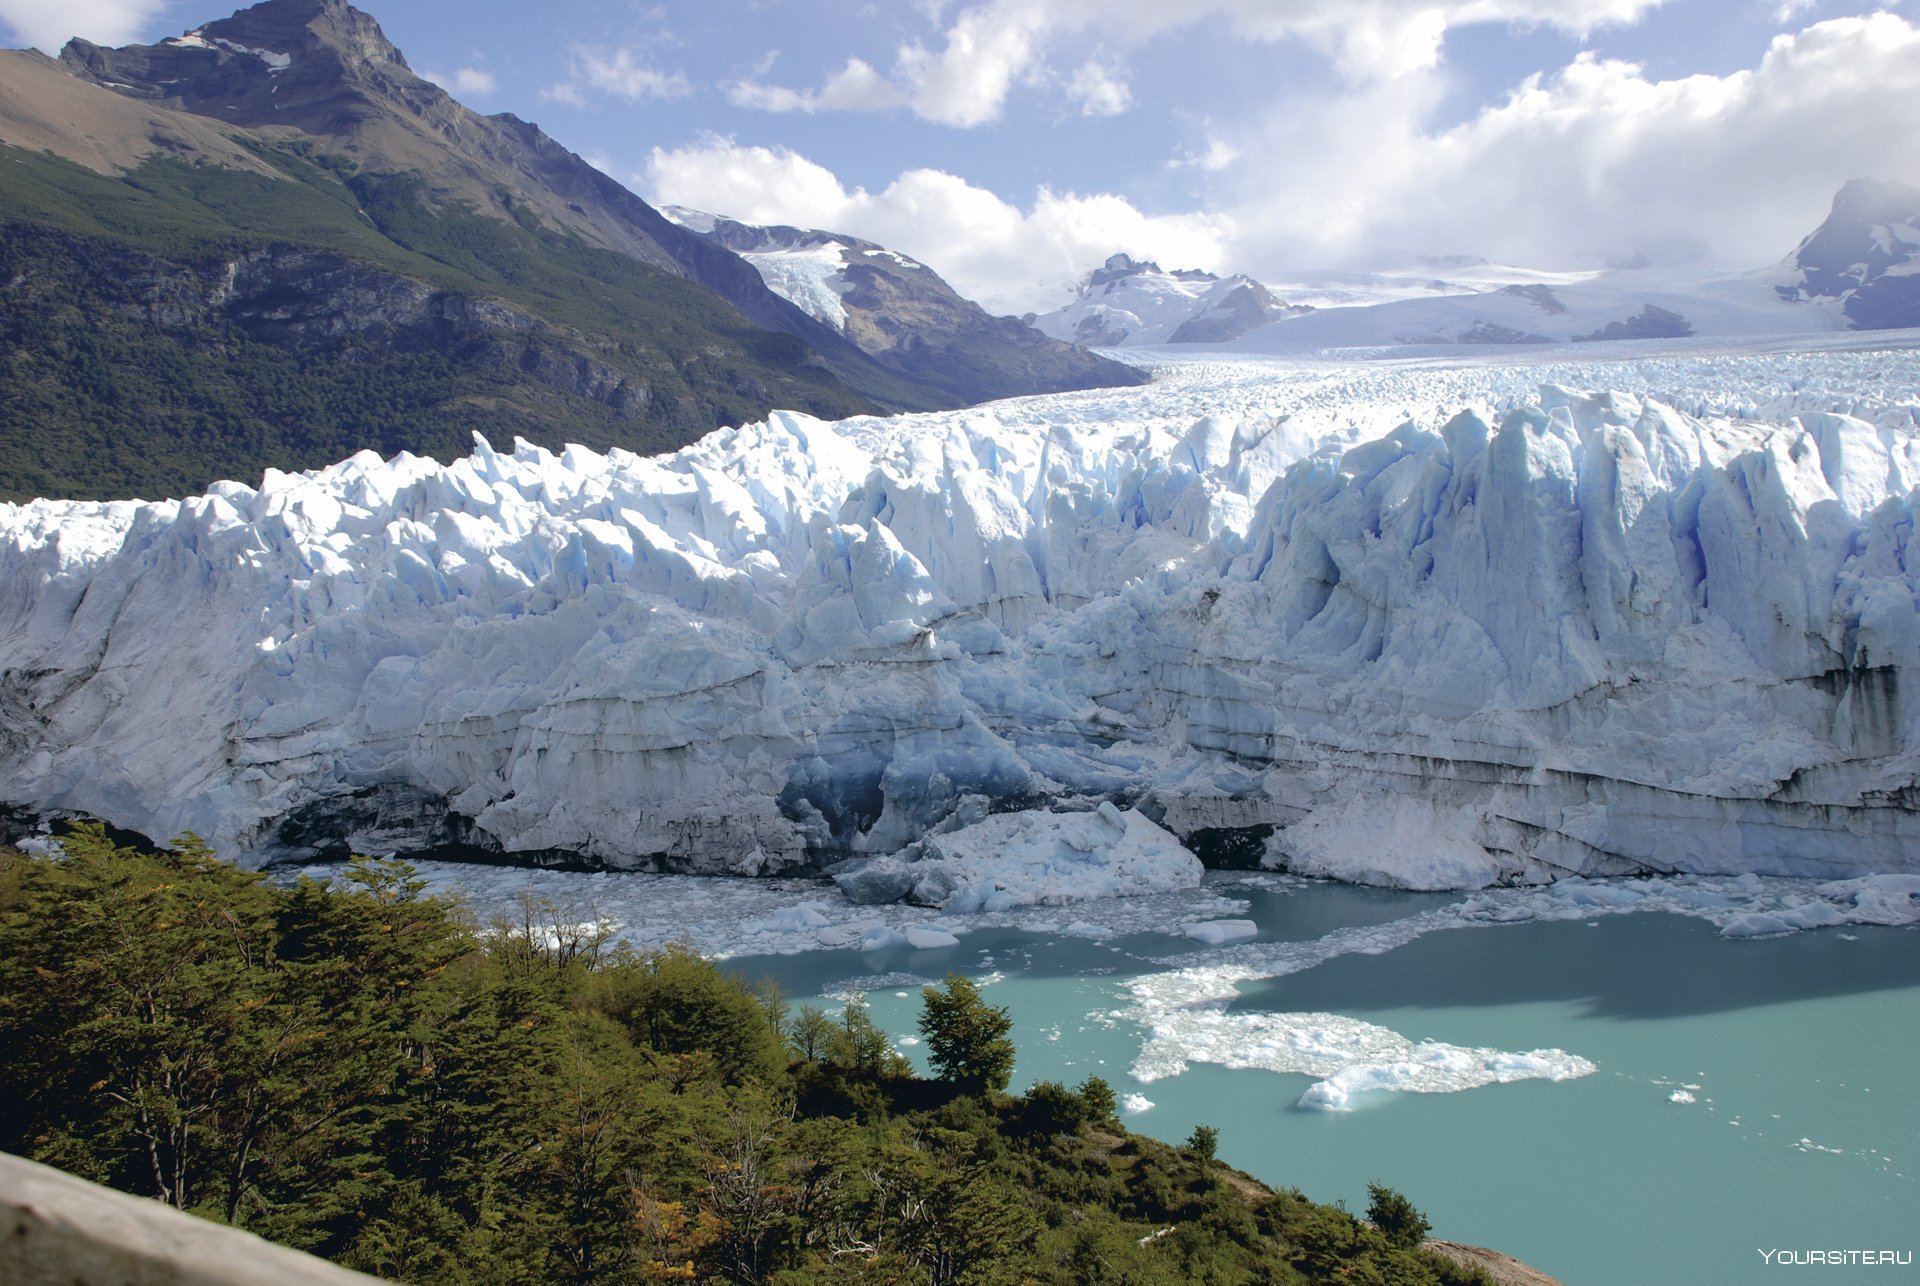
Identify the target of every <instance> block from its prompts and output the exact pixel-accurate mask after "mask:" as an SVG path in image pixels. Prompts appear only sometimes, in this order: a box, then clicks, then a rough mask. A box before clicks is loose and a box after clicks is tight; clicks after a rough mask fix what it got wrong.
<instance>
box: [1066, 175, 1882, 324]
mask: <svg viewBox="0 0 1920 1286" xmlns="http://www.w3.org/2000/svg"><path fill="white" fill-rule="evenodd" d="M1282 300H1284V301H1285V303H1281V302H1280V301H1282ZM1034 324H1035V325H1036V326H1038V327H1039V328H1040V329H1042V330H1044V331H1046V332H1047V333H1048V334H1051V335H1058V336H1061V337H1063V338H1071V339H1074V340H1075V341H1076V342H1079V343H1084V344H1090V345H1095V346H1102V347H1121V346H1141V345H1161V344H1190V343H1191V344H1204V345H1206V346H1208V347H1216V348H1223V349H1227V350H1230V351H1252V352H1274V353H1295V354H1309V353H1329V352H1331V353H1347V354H1365V353H1385V352H1396V351H1406V350H1421V349H1444V348H1453V347H1459V346H1485V345H1499V346H1512V345H1549V344H1578V343H1591V342H1606V341H1616V340H1672V339H1686V338H1700V339H1741V340H1744V339H1759V338H1784V337H1788V336H1795V335H1818V334H1824V333H1827V332H1830V331H1836V330H1885V329H1894V328H1901V327H1920V189H1915V188H1913V187H1909V186H1907V185H1906V184H1902V183H1885V182H1878V181H1875V180H1868V179H1857V180H1854V181H1853V182H1851V183H1849V184H1847V185H1846V187H1845V188H1843V189H1842V190H1841V192H1840V194H1839V195H1838V196H1837V197H1836V198H1835V199H1834V205H1833V212H1832V214H1830V215H1829V216H1828V218H1827V220H1826V222H1824V223H1823V224H1821V226H1820V228H1819V229H1818V230H1817V231H1816V232H1814V233H1813V234H1812V235H1811V236H1809V237H1808V238H1807V239H1806V240H1805V241H1803V242H1802V243H1801V245H1800V248H1799V249H1798V250H1797V251H1795V253H1794V254H1792V255H1790V256H1789V257H1788V258H1787V260H1786V261H1785V262H1784V263H1782V264H1778V265H1775V266H1772V267H1768V268H1761V269H1757V270H1754V271H1751V272H1738V273H1728V272H1702V271H1697V270H1673V269H1657V268H1650V267H1646V266H1622V267H1613V268H1607V269H1600V270H1594V271H1580V272H1543V271H1535V270H1530V269H1525V268H1516V267H1512V266H1509V265H1503V264H1495V263H1488V262H1486V261H1485V260H1481V259H1474V258H1471V257H1464V256H1458V257H1451V258H1447V259H1428V260H1425V261H1421V262H1417V263H1414V264H1412V265H1410V266H1407V267H1403V268H1397V269H1390V270H1382V271H1377V272H1319V273H1310V274H1305V275H1300V276H1294V277H1290V278H1289V279H1287V280H1285V281H1276V282H1272V283H1269V284H1268V285H1265V286H1263V285H1261V284H1260V283H1259V282H1256V281H1253V280H1252V279H1251V278H1248V277H1244V276H1241V277H1230V278H1226V279H1224V280H1222V279H1219V278H1216V277H1213V276H1211V275H1209V274H1206V273H1196V272H1172V273H1169V272H1164V271H1162V270H1160V269H1159V268H1158V267H1157V266H1155V265H1153V264H1139V263H1136V262H1135V261H1134V260H1132V259H1130V258H1128V257H1127V256H1125V255H1115V256H1114V257H1113V258H1111V259H1109V260H1108V261H1107V263H1106V265H1105V266H1104V267H1103V268H1101V269H1099V270H1097V271H1096V272H1094V273H1093V275H1092V276H1091V278H1090V279H1089V280H1088V282H1087V284H1086V285H1085V286H1083V287H1082V288H1081V291H1080V294H1079V297H1078V298H1076V299H1075V300H1074V301H1073V302H1072V303H1070V304H1068V305H1066V306H1065V307H1063V308H1060V309H1056V310H1055V311H1053V312H1050V313H1046V314H1042V315H1040V316H1039V317H1037V318H1035V319H1034Z"/></svg>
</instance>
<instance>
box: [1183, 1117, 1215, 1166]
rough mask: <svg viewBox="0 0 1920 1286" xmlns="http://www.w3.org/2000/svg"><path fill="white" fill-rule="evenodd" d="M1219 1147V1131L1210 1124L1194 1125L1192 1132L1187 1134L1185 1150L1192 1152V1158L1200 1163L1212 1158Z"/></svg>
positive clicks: (1203, 1163) (1205, 1162)
mask: <svg viewBox="0 0 1920 1286" xmlns="http://www.w3.org/2000/svg"><path fill="white" fill-rule="evenodd" d="M1219 1147H1220V1131H1218V1130H1216V1129H1214V1128H1213V1127H1212V1126H1211V1125H1196V1126H1194V1127H1193V1133H1192V1134H1189V1135H1188V1136H1187V1151H1189V1152H1191V1153H1193V1159H1194V1160H1196V1161H1198V1162H1199V1163H1200V1164H1201V1165H1206V1164H1207V1163H1208V1162H1209V1161H1211V1160H1213V1156H1214V1153H1215V1152H1216V1151H1218V1150H1219Z"/></svg>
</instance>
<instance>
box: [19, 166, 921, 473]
mask: <svg viewBox="0 0 1920 1286" xmlns="http://www.w3.org/2000/svg"><path fill="white" fill-rule="evenodd" d="M260 152H261V155H262V156H263V158H264V159H266V160H268V161H270V162H271V163H272V164H273V165H275V166H276V167H277V168H278V169H279V170H280V171H281V172H283V173H284V174H285V176H286V177H285V178H284V179H279V180H275V179H270V178H267V177H265V176H263V175H259V174H250V173H245V172H241V171H238V170H232V169H225V168H221V167H218V166H211V165H197V166H196V165H190V164H187V163H184V162H182V161H179V160H175V159H170V158H158V157H156V158H150V159H149V160H147V161H146V162H145V163H143V164H142V165H141V166H140V167H139V168H137V169H135V170H134V171H132V172H131V173H129V174H127V175H125V176H123V177H112V176H105V175H100V174H96V173H94V172H93V171H90V170H87V169H84V168H83V167H80V166H77V165H74V164H72V163H70V162H68V161H64V160H61V159H59V158H56V157H53V156H51V155H48V154H43V153H32V152H27V151H24V150H22V149H19V148H12V147H0V499H9V500H21V499H26V498H29V497H32V496H36V495H55V496H70V497H80V498H114V497H125V496H132V495H144V496H149V497H153V496H159V495H182V494H187V493H191V492H195V491H198V490H201V489H203V488H204V487H205V486H206V485H207V484H208V483H210V482H212V481H214V480H215V479H217V478H222V477H230V478H238V479H240V480H242V481H247V482H253V481H256V480H257V478H258V476H259V474H260V472H261V470H263V469H265V468H267V467H275V468H281V469H298V468H311V467H315V466H318V465H321V464H326V463H330V462H332V461H334V460H337V459H340V458H342V457H344V456H346V455H349V454H351V453H352V452H353V451H355V450H358V449H361V448H363V447H371V448H373V449H375V450H378V451H380V452H382V453H392V452H394V451H397V450H402V449H407V450H412V451H415V452H417V453H420V454H425V455H432V456H435V457H436V458H439V459H443V460H446V459H452V458H454V457H456V456H459V455H464V454H465V453H466V452H467V451H468V450H470V449H471V436H470V435H471V433H472V432H473V431H474V430H479V431H481V432H483V433H486V434H487V435H488V436H489V437H490V438H493V439H494V440H495V441H496V442H497V443H498V445H500V446H502V447H505V446H506V445H507V444H508V443H509V442H510V440H511V439H512V437H513V436H515V435H520V436H524V437H526V438H528V439H529V440H531V441H534V442H538V443H540V444H541V445H544V446H548V447H559V446H561V445H564V444H565V443H566V442H579V443H582V444H584V445H587V446H591V447H595V448H606V447H610V446H621V447H626V448H628V449H632V450H637V451H646V452H651V451H659V450H668V449H672V448H674V447H678V446H681V445H684V444H685V443H687V442H690V441H692V440H694V439H695V438H697V437H699V436H700V435H701V434H702V433H705V432H706V431H707V430H709V429H711V428H714V427H715V426H717V425H721V424H729V423H742V422H745V421H748V420H751V419H755V418H758V417H760V416H763V415H764V414H765V413H766V412H767V411H768V410H770V409H772V408H774V407H790V408H793V409H797V410H805V411H810V412H812V413H815V414H818V415H822V416H826V417H840V416H845V415H851V414H857V413H860V412H863V411H868V410H872V409H874V404H873V403H872V402H870V401H868V400H867V399H866V397H864V396H862V395H861V394H860V393H856V392H854V391H852V390H850V389H849V388H848V387H847V386H846V385H844V384H842V383H841V382H840V381H839V380H838V379H837V378H836V377H835V376H834V375H833V374H832V373H831V372H829V371H828V370H827V368H826V367H825V365H824V364H823V363H822V362H821V361H820V359H819V358H818V357H817V356H816V355H815V354H813V353H812V351H811V350H809V349H808V348H807V346H806V345H805V344H804V343H802V342H801V341H800V340H798V339H795V338H793V337H792V336H788V335H782V334H776V333H773V332H769V331H763V330H760V329H758V328H756V327H754V326H753V325H751V324H750V323H748V322H747V321H746V320H745V319H744V318H742V317H740V315H739V314H738V313H736V312H735V311H734V310H733V309H732V308H731V307H730V306H729V305H727V304H726V303H725V302H724V301H722V300H720V299H719V298H718V297H717V296H715V295H713V294H712V293H711V292H709V291H707V290H705V289H704V288H702V287H700V286H698V285H695V284H693V283H691V282H688V281H685V280H682V279H681V278H679V277H676V276H674V275H673V274H671V273H668V272H664V271H661V270H659V269H655V268H651V267H648V266H646V265H644V264H642V263H640V262H638V261H636V260H634V259H631V258H628V257H627V256H625V255H621V254H618V253H615V252H613V251H608V250H601V249H597V248H594V247H591V246H589V245H587V244H586V243H584V242H583V241H581V240H579V239H578V238H577V237H574V236H570V235H565V234H562V233H559V232H555V231H553V230H551V229H549V228H544V227H541V226H539V225H538V224H537V223H536V222H535V221H534V220H533V219H532V218H531V217H527V216H520V217H519V219H518V221H517V222H508V221H505V220H502V219H495V218H490V217H487V216H486V215H483V214H480V213H477V212H475V211H473V210H472V209H470V208H468V207H465V206H442V205H435V204H433V203H432V201H431V199H430V196H429V194H428V193H427V192H426V191H425V190H424V187H423V184H422V183H421V181H420V180H419V179H417V178H414V177H410V176H394V175H385V176H383V175H374V174H366V173H350V172H348V170H347V169H346V167H345V166H344V165H343V164H342V163H341V162H339V161H338V160H337V158H333V157H330V156H327V155H325V154H322V153H318V152H316V151H315V150H314V149H313V148H312V147H311V146H310V145H307V144H304V143H292V144H285V145H278V146H274V147H271V148H268V147H262V148H261V149H260ZM502 199H503V201H504V200H505V198H504V197H503V198H502ZM883 375H884V373H883ZM890 378H891V377H885V378H881V379H877V380H874V381H869V383H870V384H871V388H870V389H869V390H868V391H869V392H871V393H873V394H874V395H876V396H879V397H881V398H886V399H890V400H896V401H899V402H901V403H906V402H911V401H913V400H914V397H915V396H916V395H915V393H914V391H913V390H911V389H910V388H908V387H907V386H906V385H905V384H904V383H900V384H899V385H898V386H897V387H896V386H894V385H891V384H889V383H887V380H888V379H890Z"/></svg>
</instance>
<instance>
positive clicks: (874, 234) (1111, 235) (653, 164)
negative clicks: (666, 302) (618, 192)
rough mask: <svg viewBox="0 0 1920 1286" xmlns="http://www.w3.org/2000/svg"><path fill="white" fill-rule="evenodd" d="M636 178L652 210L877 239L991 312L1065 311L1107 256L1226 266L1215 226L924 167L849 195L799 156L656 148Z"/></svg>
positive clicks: (723, 142) (728, 144) (718, 144)
mask: <svg viewBox="0 0 1920 1286" xmlns="http://www.w3.org/2000/svg"><path fill="white" fill-rule="evenodd" d="M635 178H636V180H637V181H638V183H639V184H640V186H641V187H642V188H643V190H644V191H645V192H646V193H647V195H648V199H649V200H652V201H655V202H657V203H661V204H674V205H685V206H691V207H693V208H694V209H698V210H706V211H709V212H712V213H716V214H726V215H730V216H732V217H733V218H736V219H741V220H744V221H746V222H749V223H789V224H797V225H799V226H802V227H816V228H827V229H831V230H833V231H836V232H847V233H852V234H853V235H855V236H861V237H866V238H868V239H870V240H873V241H877V242H879V243H880V244H881V245H884V246H887V247H889V248H891V249H894V250H899V251H901V252H902V253H904V254H909V255H912V256H913V257H914V258H916V259H918V260H920V261H921V262H922V263H925V264H927V265H929V266H930V267H932V268H933V269H934V270H935V271H936V272H938V273H940V275H941V276H943V277H945V278H946V279H947V280H948V281H949V282H951V283H952V284H953V286H954V288H955V289H956V290H958V291H960V293H961V294H963V295H966V296H967V297H968V298H971V299H975V300H978V301H979V302H980V304H981V305H982V306H983V307H985V308H986V309H987V310H988V311H989V312H994V313H1018V312H1024V311H1026V310H1028V309H1037V308H1050V307H1053V306H1055V305H1057V304H1060V303H1064V302H1065V301H1066V299H1067V297H1068V294H1069V292H1070V291H1071V288H1072V286H1073V284H1074V282H1075V281H1076V280H1078V279H1079V278H1080V277H1081V276H1083V275H1084V274H1085V273H1086V272H1087V270H1088V269H1089V268H1091V267H1093V266H1095V265H1097V264H1099V263H1100V262H1101V261H1102V260H1103V259H1105V258H1106V257H1107V256H1108V255H1110V254H1112V253H1114V252H1115V251H1116V250H1124V251H1127V252H1128V253H1130V254H1134V255H1138V256H1141V257H1150V258H1156V259H1159V260H1160V261H1161V262H1163V263H1165V264H1167V265H1168V266H1170V267H1171V266H1175V265H1177V266H1180V267H1200V268H1209V267H1215V266H1217V265H1218V264H1219V263H1220V262H1221V261H1222V259H1223V257H1224V247H1225V227H1224V224H1223V222H1222V221H1221V220H1219V219H1216V218H1213V217H1212V216H1208V215H1201V214H1192V215H1171V216H1163V215H1147V214H1143V213H1142V212H1141V211H1140V210H1138V209H1136V208H1135V207H1134V206H1133V205H1132V204H1131V203H1130V202H1128V201H1127V200H1126V199H1125V198H1123V197H1118V196H1112V195H1107V194H1099V195H1092V196H1080V195H1076V194H1073V193H1057V192H1054V191H1052V190H1050V189H1047V188H1042V189H1040V190H1039V192H1037V193H1036V194H1035V196H1034V199H1033V202H1032V204H1031V205H1029V206H1028V207H1026V208H1024V209H1023V208H1021V207H1020V206H1017V205H1015V204H1013V203H1012V202H1009V201H1006V200H1003V199H1002V198H1001V197H999V196H997V195H996V194H994V193H992V192H989V191H987V190H986V189H984V188H979V187H975V186H973V185H972V184H970V183H968V182H967V181H966V180H965V179H961V178H958V177H956V176H954V175H952V174H946V173H943V172H941V171H939V170H931V169H916V170H908V171H907V172H906V173H904V174H901V175H900V176H899V177H898V178H896V179H895V180H894V181H893V182H892V183H890V184H888V185H887V187H886V188H885V189H884V190H882V191H880V192H868V191H867V190H866V189H864V188H859V187H855V188H852V189H849V188H847V187H846V186H845V185H844V184H842V183H841V182H840V180H839V178H838V177H836V176H835V175H834V174H833V172H832V171H830V170H828V169H826V168H825V167H824V166H821V165H818V164H816V163H815V162H813V161H811V160H809V159H807V158H806V157H804V156H801V155H800V154H799V153H797V152H793V151H790V150H788V149H786V148H766V147H745V146H741V145H740V144H737V143H735V142H734V141H733V140H731V139H722V138H709V139H707V140H705V141H704V142H702V143H700V144H697V145H694V146H690V147H683V148H675V149H672V150H666V149H661V148H655V149H654V150H653V152H652V154H651V155H650V156H649V158H648V161H647V167H646V172H645V173H644V174H641V175H636V176H635Z"/></svg>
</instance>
